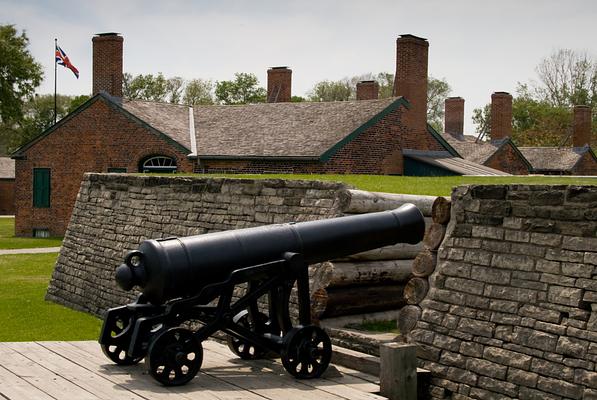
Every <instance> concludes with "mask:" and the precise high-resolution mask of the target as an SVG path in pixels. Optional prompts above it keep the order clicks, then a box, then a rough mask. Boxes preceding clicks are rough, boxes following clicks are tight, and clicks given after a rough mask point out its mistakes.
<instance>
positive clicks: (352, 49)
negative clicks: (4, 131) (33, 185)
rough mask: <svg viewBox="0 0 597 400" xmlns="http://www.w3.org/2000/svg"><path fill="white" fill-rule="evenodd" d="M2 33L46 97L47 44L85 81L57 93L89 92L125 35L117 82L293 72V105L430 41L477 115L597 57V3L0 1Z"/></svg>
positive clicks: (388, 67) (388, 65) (65, 74)
mask: <svg viewBox="0 0 597 400" xmlns="http://www.w3.org/2000/svg"><path fill="white" fill-rule="evenodd" d="M0 10H1V11H0V24H15V25H16V26H17V28H18V29H19V30H21V29H25V30H26V32H27V35H28V36H29V39H30V42H31V43H30V49H31V52H32V53H33V56H34V57H35V58H36V59H37V60H38V61H39V62H40V63H41V64H42V65H43V67H44V72H45V80H44V82H43V84H42V85H41V87H40V88H39V93H53V86H54V82H53V77H54V70H53V67H54V49H53V46H54V38H58V43H59V45H60V46H61V47H62V49H63V50H64V51H65V52H66V53H67V55H68V56H69V58H70V60H71V62H72V63H73V64H74V65H75V66H76V67H77V68H78V69H79V71H80V73H81V75H80V79H79V80H77V79H76V78H75V77H74V75H73V74H72V73H71V72H70V71H69V70H67V69H65V68H62V67H59V70H58V92H59V93H62V94H73V95H74V94H89V93H90V92H91V38H92V36H93V34H95V33H100V32H120V33H121V34H122V35H123V36H124V71H125V72H130V73H132V74H141V73H143V74H147V73H152V74H156V73H158V72H162V73H163V74H164V75H165V76H166V77H172V76H181V77H183V78H186V79H191V78H203V79H212V80H214V81H217V80H229V79H232V78H233V75H234V73H235V72H252V73H254V74H256V75H257V77H258V78H259V81H260V83H261V84H262V85H263V86H265V85H266V71H267V68H268V67H270V66H281V65H287V66H289V67H290V68H291V69H292V70H293V94H294V95H299V96H304V95H305V94H306V92H308V91H309V89H311V88H312V87H313V85H314V84H315V83H317V82H319V81H321V80H325V79H328V80H337V79H341V78H343V77H351V76H354V75H360V74H364V73H367V72H373V73H378V72H383V71H386V72H392V73H393V72H394V69H395V57H396V54H395V46H396V45H395V40H396V37H398V36H399V35H400V34H404V33H411V34H414V35H417V36H421V37H425V38H427V39H428V40H429V44H430V45H429V73H430V74H431V75H432V76H434V77H436V78H445V79H446V80H447V81H448V83H449V84H450V86H451V87H452V95H453V96H461V97H463V98H464V99H465V100H466V102H465V113H466V118H467V120H466V125H465V126H466V128H465V129H466V131H467V133H473V132H474V126H473V125H472V122H471V121H470V116H471V114H472V110H473V108H475V107H480V106H482V105H484V104H486V103H488V102H489V100H490V96H491V93H492V92H494V91H508V92H511V93H514V91H515V89H516V85H517V82H529V81H531V80H533V79H536V74H535V67H536V65H537V64H538V63H539V62H540V61H541V59H542V58H544V57H546V56H548V55H549V54H550V53H551V52H552V51H554V50H555V49H559V48H571V49H574V50H581V51H587V52H588V53H589V54H591V55H592V56H593V57H595V55H596V53H597V40H596V39H597V0H567V1H561V0H500V1H495V0H493V1H483V0H409V1H403V0H391V1H386V0H379V1H376V0H368V1H365V0H362V1H354V0H333V1H331V0H330V1H327V0H300V1H281V0H277V1H273V0H263V1H259V0H252V1H249V0H245V1H241V0H236V1H233V0H221V1H208V0H195V1H193V0H186V1H185V0H162V1H149V0H145V1H142V0H118V1H114V0H102V1H93V2H92V1H80V0H79V1H71V0H65V1H62V0H52V1H48V0H0Z"/></svg>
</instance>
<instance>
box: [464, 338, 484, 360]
mask: <svg viewBox="0 0 597 400" xmlns="http://www.w3.org/2000/svg"><path fill="white" fill-rule="evenodd" d="M483 349H484V346H483V345H482V344H481V343H475V342H462V343H461V344H460V353H461V354H463V355H465V356H470V357H477V358H480V357H482V356H483Z"/></svg>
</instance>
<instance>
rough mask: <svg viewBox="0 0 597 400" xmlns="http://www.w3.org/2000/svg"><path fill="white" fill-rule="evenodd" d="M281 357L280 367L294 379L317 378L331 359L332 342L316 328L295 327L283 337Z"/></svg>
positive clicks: (310, 326)
mask: <svg viewBox="0 0 597 400" xmlns="http://www.w3.org/2000/svg"><path fill="white" fill-rule="evenodd" d="M281 356H282V365H284V368H285V369H286V371H288V373H290V374H291V375H293V376H294V377H296V378H299V379H311V378H318V377H320V376H321V374H323V373H324V372H325V370H326V369H327V367H328V365H329V364H330V360H331V359H332V342H331V341H330V338H329V336H328V334H327V333H326V332H325V331H324V330H323V329H321V328H319V327H317V326H314V325H308V326H303V327H296V328H293V329H291V330H290V332H288V334H286V336H284V341H283V343H282V354H281Z"/></svg>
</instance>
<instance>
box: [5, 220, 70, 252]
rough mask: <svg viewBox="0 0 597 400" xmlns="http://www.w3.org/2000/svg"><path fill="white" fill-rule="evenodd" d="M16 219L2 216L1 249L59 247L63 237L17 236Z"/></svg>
mask: <svg viewBox="0 0 597 400" xmlns="http://www.w3.org/2000/svg"><path fill="white" fill-rule="evenodd" d="M14 234H15V219H14V218H0V249H32V248H36V247H58V246H60V245H61V244H62V238H48V239H39V238H24V237H15V236H14Z"/></svg>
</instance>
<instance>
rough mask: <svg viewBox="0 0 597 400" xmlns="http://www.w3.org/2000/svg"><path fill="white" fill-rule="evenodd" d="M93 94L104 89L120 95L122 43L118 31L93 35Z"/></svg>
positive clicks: (117, 95)
mask: <svg viewBox="0 0 597 400" xmlns="http://www.w3.org/2000/svg"><path fill="white" fill-rule="evenodd" d="M92 41H93V94H94V95H96V94H98V93H99V92H100V91H104V92H106V93H108V94H109V95H111V96H115V97H122V43H123V42H124V39H123V37H122V36H120V35H119V34H118V33H98V34H97V35H95V36H94V37H93V40H92Z"/></svg>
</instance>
